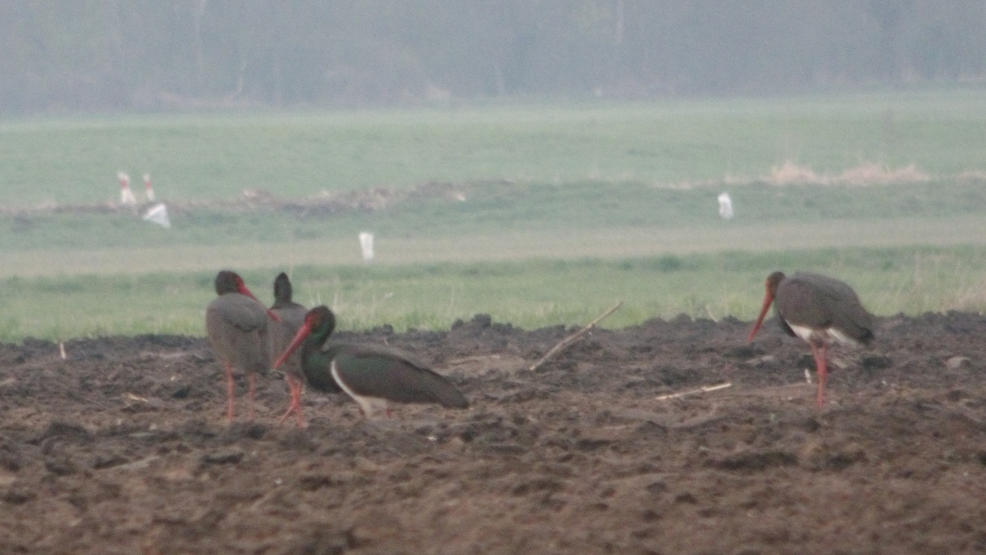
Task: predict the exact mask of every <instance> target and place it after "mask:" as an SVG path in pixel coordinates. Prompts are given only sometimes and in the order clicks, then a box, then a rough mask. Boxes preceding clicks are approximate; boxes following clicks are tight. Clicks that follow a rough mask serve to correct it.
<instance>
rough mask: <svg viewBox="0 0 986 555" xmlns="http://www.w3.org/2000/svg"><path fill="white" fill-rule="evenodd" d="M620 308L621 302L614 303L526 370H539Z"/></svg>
mask: <svg viewBox="0 0 986 555" xmlns="http://www.w3.org/2000/svg"><path fill="white" fill-rule="evenodd" d="M621 306H623V301H620V302H618V303H616V304H615V305H613V306H612V307H611V308H610V309H609V310H607V311H606V312H603V313H602V314H600V315H599V316H596V317H595V319H593V320H592V321H591V322H589V323H588V324H586V325H585V327H583V328H582V329H580V330H579V331H577V332H575V333H573V334H572V335H569V336H568V337H566V338H565V339H562V340H561V341H559V342H558V343H557V344H556V345H555V346H554V347H552V348H551V350H550V351H548V352H547V353H545V354H544V356H543V357H541V359H540V360H538V361H537V362H535V363H534V364H532V365H531V367H530V368H528V370H530V371H531V372H533V371H535V370H537V369H538V368H540V367H541V365H542V364H544V363H545V362H547V361H548V359H550V358H551V357H553V356H555V355H557V354H558V353H560V352H562V351H564V350H565V349H566V348H568V346H569V345H571V344H572V343H575V342H576V341H578V339H579V338H580V337H582V336H583V335H585V334H587V333H589V331H590V330H591V329H592V328H594V327H595V326H596V324H598V323H599V322H602V321H603V319H604V318H606V317H607V316H609V315H610V314H612V313H614V312H616V311H617V309H619V308H620V307H621Z"/></svg>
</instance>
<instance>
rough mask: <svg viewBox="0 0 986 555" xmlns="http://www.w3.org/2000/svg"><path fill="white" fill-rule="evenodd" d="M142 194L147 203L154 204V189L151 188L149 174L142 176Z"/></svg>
mask: <svg viewBox="0 0 986 555" xmlns="http://www.w3.org/2000/svg"><path fill="white" fill-rule="evenodd" d="M144 194H146V195H147V202H154V187H152V186H151V174H149V173H145V174H144Z"/></svg>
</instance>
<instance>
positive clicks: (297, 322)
mask: <svg viewBox="0 0 986 555" xmlns="http://www.w3.org/2000/svg"><path fill="white" fill-rule="evenodd" d="M291 296H292V290H291V280H290V279H289V278H288V275H287V274H285V273H284V272H281V273H280V274H278V275H277V277H276V278H274V304H273V305H271V307H270V311H271V312H273V313H274V314H277V315H278V316H279V317H280V318H281V321H280V322H275V323H272V324H271V325H270V330H269V333H268V334H267V335H268V338H269V339H270V356H271V366H273V365H274V363H275V362H276V360H277V356H278V355H280V354H281V353H282V352H284V350H285V349H287V347H288V345H290V344H291V340H292V339H294V336H295V334H296V333H298V330H299V329H301V326H302V324H304V323H305V314H307V313H308V309H307V308H305V307H304V306H302V305H300V304H298V303H296V302H294V301H292V300H291ZM300 360H301V357H299V356H298V355H296V354H295V355H292V356H291V357H290V358H289V359H288V361H287V367H286V368H285V378H286V379H287V382H288V387H289V388H290V389H291V403H292V404H291V406H294V405H295V404H297V403H300V401H301V386H302V384H303V383H304V382H303V380H304V376H303V374H302V372H301V365H300ZM285 416H286V415H285ZM300 417H301V415H300V413H299V418H300ZM281 420H282V421H283V420H284V418H282V419H281Z"/></svg>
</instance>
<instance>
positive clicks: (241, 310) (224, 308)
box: [205, 293, 270, 372]
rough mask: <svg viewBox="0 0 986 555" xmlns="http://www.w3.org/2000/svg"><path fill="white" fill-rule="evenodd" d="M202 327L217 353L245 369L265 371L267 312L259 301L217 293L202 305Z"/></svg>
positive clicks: (266, 366) (266, 365) (266, 359)
mask: <svg viewBox="0 0 986 555" xmlns="http://www.w3.org/2000/svg"><path fill="white" fill-rule="evenodd" d="M205 327H206V332H207V333H208V336H209V342H210V343H211V344H212V347H213V349H215V351H216V352H217V353H218V354H219V356H220V357H222V358H223V359H225V360H226V361H228V362H230V363H231V364H232V365H233V366H235V367H237V368H240V369H242V370H245V371H247V372H266V370H267V369H268V367H269V366H270V360H269V355H268V344H267V312H266V310H265V309H264V307H263V306H262V305H261V304H260V303H258V302H256V301H254V300H253V299H251V298H249V297H246V296H243V295H239V294H235V293H227V294H225V295H222V296H219V297H217V298H216V299H214V300H213V301H212V302H211V303H209V306H208V307H207V308H206V311H205Z"/></svg>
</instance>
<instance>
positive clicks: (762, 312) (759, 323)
mask: <svg viewBox="0 0 986 555" xmlns="http://www.w3.org/2000/svg"><path fill="white" fill-rule="evenodd" d="M772 302H774V296H773V295H771V294H770V291H767V294H766V295H764V297H763V308H762V309H760V316H759V317H758V318H757V323H756V324H754V326H753V330H751V331H750V337H748V338H747V339H746V340H747V341H753V336H754V335H756V334H757V332H758V331H760V326H762V325H763V317H764V316H766V315H767V310H768V309H770V303H772Z"/></svg>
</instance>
